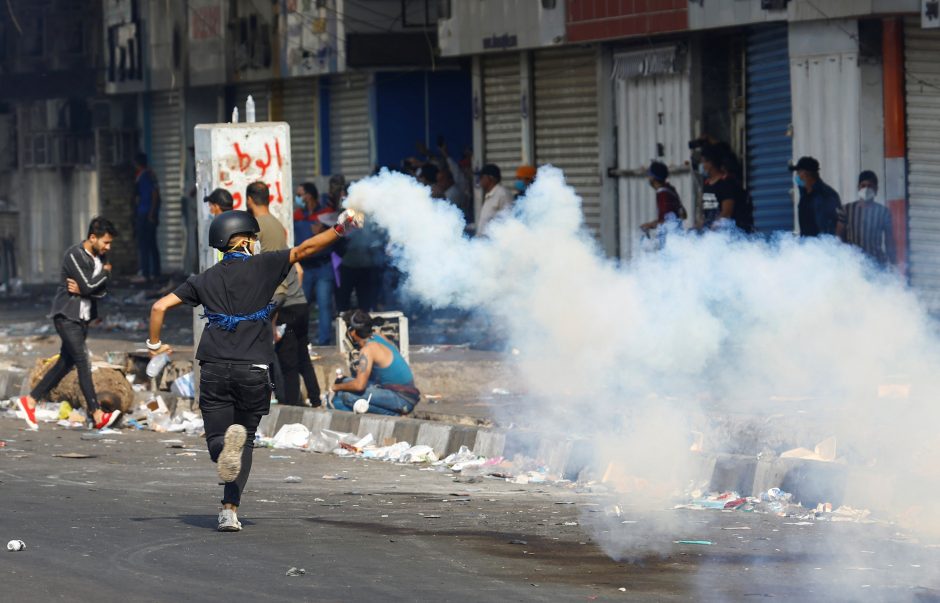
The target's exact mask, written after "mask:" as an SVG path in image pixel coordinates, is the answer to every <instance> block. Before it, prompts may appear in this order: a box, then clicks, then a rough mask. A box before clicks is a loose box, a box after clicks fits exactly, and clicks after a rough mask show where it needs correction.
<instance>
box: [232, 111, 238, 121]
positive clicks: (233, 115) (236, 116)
mask: <svg viewBox="0 0 940 603" xmlns="http://www.w3.org/2000/svg"><path fill="white" fill-rule="evenodd" d="M232 123H233V124H237V123H238V107H235V108H234V109H232Z"/></svg>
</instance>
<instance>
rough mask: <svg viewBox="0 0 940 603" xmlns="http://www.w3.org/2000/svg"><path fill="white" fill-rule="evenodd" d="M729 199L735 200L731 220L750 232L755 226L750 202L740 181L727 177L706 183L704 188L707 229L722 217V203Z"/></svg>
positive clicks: (703, 210)
mask: <svg viewBox="0 0 940 603" xmlns="http://www.w3.org/2000/svg"><path fill="white" fill-rule="evenodd" d="M727 199H732V200H734V210H733V211H732V212H731V219H732V220H734V223H735V225H737V227H738V228H740V229H741V230H743V231H745V232H750V231H751V230H752V227H753V225H754V218H753V214H752V211H751V208H750V205H751V204H750V201H749V199H748V196H747V191H745V190H744V189H743V188H742V187H741V185H740V184H738V181H737V180H735V179H734V178H733V177H732V176H725V177H724V178H721V179H719V180H717V181H716V182H714V183H709V182H708V181H707V180H706V181H705V186H703V187H702V212H703V214H704V217H705V228H710V227H711V226H712V224H714V222H715V221H716V220H717V219H718V216H720V215H721V202H722V201H725V200H727Z"/></svg>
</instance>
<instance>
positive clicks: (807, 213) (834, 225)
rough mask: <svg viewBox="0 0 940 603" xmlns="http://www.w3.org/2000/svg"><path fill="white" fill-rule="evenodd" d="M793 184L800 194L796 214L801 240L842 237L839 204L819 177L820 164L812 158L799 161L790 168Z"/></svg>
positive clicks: (830, 189) (840, 203)
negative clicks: (832, 236)
mask: <svg viewBox="0 0 940 603" xmlns="http://www.w3.org/2000/svg"><path fill="white" fill-rule="evenodd" d="M790 171H791V172H794V174H793V184H794V185H795V186H796V187H797V189H798V190H799V191H800V203H799V205H798V206H797V212H798V214H799V220H800V236H801V237H818V236H819V235H826V234H827V235H835V236H839V235H841V231H842V227H841V222H840V214H841V212H842V200H841V199H840V198H839V193H837V192H836V191H835V190H833V188H832V187H831V186H829V185H828V184H826V183H825V182H823V181H822V179H821V178H820V177H819V162H818V161H816V160H815V159H813V158H812V157H800V160H799V161H797V162H796V165H792V166H790Z"/></svg>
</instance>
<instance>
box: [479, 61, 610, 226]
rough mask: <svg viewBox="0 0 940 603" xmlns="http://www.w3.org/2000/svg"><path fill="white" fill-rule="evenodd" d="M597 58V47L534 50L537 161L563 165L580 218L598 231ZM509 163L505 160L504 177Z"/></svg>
mask: <svg viewBox="0 0 940 603" xmlns="http://www.w3.org/2000/svg"><path fill="white" fill-rule="evenodd" d="M597 63H598V51H597V49H596V47H590V48H580V47H574V48H560V49H553V50H543V51H537V52H535V54H534V59H533V70H534V79H533V86H534V94H533V97H534V98H533V101H534V102H533V105H534V128H535V161H536V163H537V164H538V165H544V164H551V165H554V166H555V167H558V168H560V169H561V170H562V171H564V174H565V178H566V180H567V182H568V184H569V185H571V186H572V187H573V188H574V189H575V192H576V193H577V194H578V196H580V197H581V200H582V203H583V205H582V207H583V211H584V221H585V224H586V225H587V227H588V228H590V229H591V231H592V232H593V233H594V234H595V235H596V236H599V233H600V227H601V195H600V190H601V166H600V150H599V144H598V111H597V102H596V99H597ZM484 74H485V71H484ZM517 121H518V120H517ZM517 162H518V160H517ZM514 167H515V165H513V164H507V165H506V166H504V170H505V171H506V173H507V179H508V174H509V170H510V169H512V168H514ZM507 168H508V169H507Z"/></svg>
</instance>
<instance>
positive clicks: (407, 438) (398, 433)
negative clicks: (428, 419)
mask: <svg viewBox="0 0 940 603" xmlns="http://www.w3.org/2000/svg"><path fill="white" fill-rule="evenodd" d="M423 424H424V421H418V420H417V419H406V418H401V419H398V420H397V421H395V426H394V428H393V429H392V437H393V438H395V441H396V442H408V443H409V444H411V445H412V446H414V444H415V442H417V441H418V430H419V429H421V425H423Z"/></svg>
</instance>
